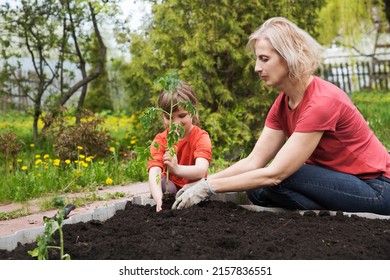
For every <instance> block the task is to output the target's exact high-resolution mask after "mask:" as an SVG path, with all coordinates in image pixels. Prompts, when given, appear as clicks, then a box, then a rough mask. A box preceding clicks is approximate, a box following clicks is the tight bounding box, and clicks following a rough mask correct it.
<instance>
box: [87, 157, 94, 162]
mask: <svg viewBox="0 0 390 280" xmlns="http://www.w3.org/2000/svg"><path fill="white" fill-rule="evenodd" d="M92 159H93V157H92V156H89V157H87V158H86V159H85V161H86V162H91V161H92Z"/></svg>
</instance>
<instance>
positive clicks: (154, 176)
mask: <svg viewBox="0 0 390 280" xmlns="http://www.w3.org/2000/svg"><path fill="white" fill-rule="evenodd" d="M161 172H162V170H161V168H160V167H158V166H155V167H152V168H150V169H149V189H150V193H151V194H152V197H153V199H154V201H155V202H156V211H157V212H159V211H160V210H161V207H162V196H163V193H162V189H161Z"/></svg>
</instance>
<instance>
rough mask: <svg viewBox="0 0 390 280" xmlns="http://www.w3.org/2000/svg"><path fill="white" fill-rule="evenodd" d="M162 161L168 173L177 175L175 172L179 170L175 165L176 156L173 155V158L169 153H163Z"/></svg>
mask: <svg viewBox="0 0 390 280" xmlns="http://www.w3.org/2000/svg"><path fill="white" fill-rule="evenodd" d="M163 160H164V164H165V165H166V166H167V168H168V170H169V172H171V173H172V174H177V170H178V168H179V165H178V164H177V156H176V155H174V156H173V157H171V155H170V154H169V152H165V154H164V157H163Z"/></svg>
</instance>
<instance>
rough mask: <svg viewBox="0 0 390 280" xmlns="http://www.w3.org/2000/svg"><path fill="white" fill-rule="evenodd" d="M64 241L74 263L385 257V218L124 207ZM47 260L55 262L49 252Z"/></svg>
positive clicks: (388, 249)
mask: <svg viewBox="0 0 390 280" xmlns="http://www.w3.org/2000/svg"><path fill="white" fill-rule="evenodd" d="M248 208H251V207H248ZM331 214H332V215H331ZM385 218H386V217H385ZM64 239H65V253H68V254H70V256H71V258H72V259H75V260H82V259H88V260H95V259H96V260H130V259H137V260H141V259H144V260H153V259H185V260H189V259H198V260H206V259H209V260H219V259H230V260H234V259H240V260H246V259H270V260H272V259H299V260H305V259H325V260H328V259H366V260H369V259H376V260H378V259H390V220H388V219H368V218H364V217H361V216H356V215H350V216H348V215H346V214H345V213H341V212H338V213H330V212H326V211H321V212H318V213H316V212H313V211H306V212H304V213H303V214H302V213H299V212H297V211H282V212H277V211H276V212H270V211H261V212H256V211H252V210H248V209H246V208H244V207H241V206H238V205H236V204H235V203H232V202H221V201H208V202H203V203H200V204H199V205H196V206H194V207H191V208H189V209H184V210H163V211H161V212H159V213H156V212H155V207H154V206H150V205H147V206H142V205H133V204H132V202H128V203H127V204H126V207H125V209H124V210H118V211H117V212H116V214H115V215H114V216H113V217H112V218H110V219H108V220H106V221H103V222H102V221H98V220H91V221H88V222H80V223H76V224H66V225H64ZM35 247H36V244H35V243H32V244H25V245H21V244H19V246H18V247H17V248H16V249H15V250H13V251H6V250H0V259H3V260H4V259H14V260H22V259H27V260H28V259H33V258H32V257H31V256H30V255H28V254H27V251H28V250H32V249H33V248H35ZM50 258H51V259H58V255H57V252H56V251H52V253H51V255H50Z"/></svg>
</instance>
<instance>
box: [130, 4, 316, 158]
mask: <svg viewBox="0 0 390 280" xmlns="http://www.w3.org/2000/svg"><path fill="white" fill-rule="evenodd" d="M149 2H151V3H153V13H154V15H153V19H152V21H151V23H150V24H149V25H147V28H146V30H145V33H144V34H142V35H133V36H132V37H131V40H132V46H131V54H132V62H131V63H130V64H129V65H128V68H127V70H128V71H126V73H125V74H124V75H125V77H124V79H126V80H127V82H128V84H129V91H128V92H129V94H130V95H131V98H132V99H135V100H142V101H145V99H148V100H149V102H150V103H152V105H154V104H153V103H154V101H155V98H156V97H157V94H156V91H155V90H154V88H153V80H154V79H156V78H157V77H158V76H162V75H163V74H164V73H166V72H168V71H170V70H172V69H178V73H179V74H180V78H181V79H184V80H186V81H188V82H189V83H190V84H191V86H192V87H193V88H194V89H195V91H196V92H197V93H198V97H199V100H200V104H201V108H200V116H201V118H200V119H201V121H202V122H203V126H204V127H205V128H206V129H207V130H208V131H209V132H210V135H211V137H212V140H213V143H214V150H215V151H216V153H224V154H229V153H230V155H229V157H230V158H236V157H239V156H241V155H242V154H243V153H245V152H248V151H249V149H251V148H252V147H253V144H254V142H255V141H256V139H257V137H258V135H259V132H260V129H261V128H262V123H263V121H264V118H265V115H266V113H267V111H268V109H269V107H270V105H271V102H272V100H273V97H274V96H275V92H274V91H270V90H267V89H265V88H264V87H263V86H261V84H260V82H259V79H258V77H257V74H256V73H255V72H254V63H253V60H252V57H251V55H249V54H248V53H247V51H246V43H247V41H248V37H249V35H250V34H251V33H252V32H253V31H255V30H256V29H257V28H258V27H259V26H260V25H261V23H263V22H264V21H265V20H266V19H268V18H270V17H273V16H285V17H288V18H289V19H291V20H292V21H294V22H296V23H297V24H298V25H299V26H301V27H302V28H304V29H305V30H307V31H308V32H309V33H311V34H312V35H314V36H315V35H316V33H315V31H316V29H315V27H316V26H317V25H318V22H317V14H316V11H318V9H319V8H321V7H322V5H323V4H324V1H307V0H306V1H304V0H296V1H290V0H284V1H273V0H262V1H255V0H252V1H247V0H240V1H237V0H235V1H233V0H221V1H215V0H213V1H206V0H180V1H179V0H165V1H149ZM153 90H154V91H153ZM138 104H139V103H138ZM142 105H144V103H142ZM144 106H148V105H147V104H145V105H144ZM131 109H134V110H139V109H141V108H139V105H138V106H134V107H133V108H131Z"/></svg>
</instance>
